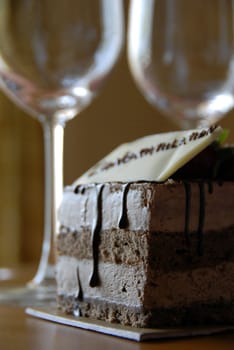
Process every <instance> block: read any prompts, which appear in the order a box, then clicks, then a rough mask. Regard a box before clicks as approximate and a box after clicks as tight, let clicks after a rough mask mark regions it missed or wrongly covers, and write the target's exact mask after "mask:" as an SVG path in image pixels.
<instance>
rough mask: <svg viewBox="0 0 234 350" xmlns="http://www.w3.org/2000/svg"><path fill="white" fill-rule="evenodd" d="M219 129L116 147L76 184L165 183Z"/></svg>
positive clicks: (165, 135) (152, 137) (162, 136)
mask: <svg viewBox="0 0 234 350" xmlns="http://www.w3.org/2000/svg"><path fill="white" fill-rule="evenodd" d="M222 132H223V129H222V128H221V127H220V126H211V127H209V128H202V129H194V130H186V131H175V132H168V133H162V134H156V135H150V136H145V137H143V138H140V139H137V140H135V141H133V142H130V143H125V144H122V145H120V146H119V147H117V148H116V149H115V150H113V151H112V152H111V153H110V154H108V155H107V156H106V157H105V158H103V159H102V160H101V161H100V162H98V163H97V164H96V165H94V166H93V167H92V168H90V169H89V170H88V171H87V172H86V173H85V174H84V175H82V176H81V177H80V178H78V179H77V180H76V181H75V182H74V184H73V185H74V186H76V185H78V184H87V183H103V182H115V181H120V182H133V181H157V182H162V181H166V180H167V179H168V178H169V177H170V176H171V175H173V174H174V173H175V172H176V171H177V170H178V169H179V168H181V167H182V166H183V165H185V164H186V163H187V162H188V161H189V160H191V159H192V158H193V157H195V156H196V155H197V154H198V153H200V152H201V151H202V150H203V149H205V148H206V147H207V146H209V145H210V144H211V143H212V142H213V141H215V140H217V139H218V138H219V136H220V134H221V133H222Z"/></svg>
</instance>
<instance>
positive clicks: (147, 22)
mask: <svg viewBox="0 0 234 350" xmlns="http://www.w3.org/2000/svg"><path fill="white" fill-rule="evenodd" d="M233 10H234V9H233V1H232V0H206V1H203V0H196V1H194V0H147V1H145V0H131V3H130V12H129V28H128V59H129V65H130V69H131V72H132V74H133V77H134V78H135V81H136V83H137V85H138V87H139V88H140V90H141V92H142V93H143V95H144V96H145V97H146V99H147V100H148V101H149V103H151V104H152V105H153V106H155V107H156V108H158V109H159V110H160V111H162V112H163V114H165V115H167V116H169V117H170V118H171V119H173V120H174V121H176V122H177V124H179V126H180V127H181V128H183V129H188V128H189V129H191V128H194V127H198V126H204V125H205V126H207V125H209V124H213V123H215V122H217V121H218V120H219V119H220V118H222V117H223V116H224V115H225V114H226V113H227V112H228V111H229V110H230V109H232V108H233V106H234V56H233V55H234V50H233V48H234V46H233V38H234V31H233V25H234V21H233V15H234V11H233Z"/></svg>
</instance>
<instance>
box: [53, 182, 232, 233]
mask: <svg viewBox="0 0 234 350" xmlns="http://www.w3.org/2000/svg"><path fill="white" fill-rule="evenodd" d="M127 185H128V186H127ZM126 186H127V187H126ZM76 191H77V193H74V188H67V189H66V191H65V193H64V197H63V201H62V205H61V208H60V211H59V222H60V225H61V226H64V227H65V228H69V229H70V231H78V232H80V231H83V230H84V229H86V230H91V228H92V226H93V222H94V220H95V218H96V217H97V215H98V213H97V186H95V185H86V186H79V187H78V188H77V189H76ZM232 194H233V196H234V182H224V183H223V184H222V185H221V184H220V183H218V182H208V183H206V182H189V183H187V182H174V181H169V182H166V183H164V184H158V183H140V182H139V183H132V184H131V183H129V184H121V183H112V184H108V183H107V184H105V185H103V190H102V193H101V204H102V209H101V216H102V230H109V229H113V228H115V229H118V228H119V226H120V223H121V218H123V217H124V216H125V218H124V219H125V221H126V222H125V226H126V227H127V228H128V229H129V230H133V231H137V230H148V231H155V232H182V231H184V230H185V224H186V222H185V221H186V220H187V229H188V231H189V232H193V231H197V230H198V228H199V224H200V222H201V220H203V221H204V223H203V227H202V230H203V232H206V231H215V230H217V228H218V229H219V230H222V229H223V228H226V227H230V226H233V225H234V218H233V216H232V215H229V213H230V211H231V210H232V209H234V203H233V200H232V198H233V196H232ZM110 208H111V210H109V209H110ZM214 213H215V215H214ZM201 216H202V217H201ZM122 221H123V220H122ZM123 226H124V225H123Z"/></svg>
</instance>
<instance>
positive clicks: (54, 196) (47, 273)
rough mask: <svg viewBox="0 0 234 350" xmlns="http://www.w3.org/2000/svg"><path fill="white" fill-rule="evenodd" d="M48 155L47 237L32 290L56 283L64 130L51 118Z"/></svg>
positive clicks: (46, 126)
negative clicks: (55, 266) (55, 271)
mask: <svg viewBox="0 0 234 350" xmlns="http://www.w3.org/2000/svg"><path fill="white" fill-rule="evenodd" d="M42 126H43V133H44V152H45V156H44V157H45V194H44V200H45V203H44V210H45V212H44V237H43V243H42V252H41V258H40V262H39V266H38V270H37V272H36V275H35V276H34V278H33V280H32V281H31V282H30V286H31V287H33V286H43V285H48V284H50V283H54V282H55V276H54V263H55V250H54V246H55V244H54V243H55V237H56V234H57V233H58V219H57V212H58V208H59V205H60V203H61V199H62V193H63V134H64V126H63V125H62V124H61V123H59V122H57V121H54V120H53V119H52V118H45V119H44V120H43V122H42Z"/></svg>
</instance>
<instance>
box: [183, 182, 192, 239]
mask: <svg viewBox="0 0 234 350" xmlns="http://www.w3.org/2000/svg"><path fill="white" fill-rule="evenodd" d="M184 189H185V223H184V235H185V240H186V243H187V244H188V245H190V235H189V221H190V212H191V184H190V183H189V182H187V181H184Z"/></svg>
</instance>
